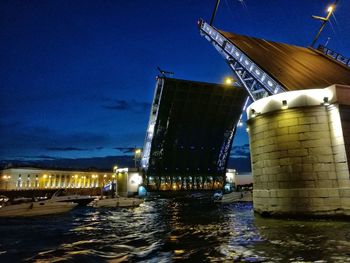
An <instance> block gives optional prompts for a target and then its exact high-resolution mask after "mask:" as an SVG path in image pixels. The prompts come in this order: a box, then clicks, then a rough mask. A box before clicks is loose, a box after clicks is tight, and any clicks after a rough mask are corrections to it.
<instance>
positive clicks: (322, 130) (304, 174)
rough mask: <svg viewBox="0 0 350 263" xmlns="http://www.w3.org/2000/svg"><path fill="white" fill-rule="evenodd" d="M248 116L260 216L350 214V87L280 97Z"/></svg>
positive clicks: (257, 104) (250, 110)
mask: <svg viewBox="0 0 350 263" xmlns="http://www.w3.org/2000/svg"><path fill="white" fill-rule="evenodd" d="M247 115H248V121H247V125H248V128H247V129H248V133H249V140H250V150H251V160H252V173H253V180H254V192H253V201H254V210H255V211H256V212H258V213H260V214H266V215H280V216H291V215H292V216H326V217H328V216H349V215H350V179H349V159H350V86H342V85H333V86H330V87H328V88H325V89H308V90H297V91H290V92H285V93H280V94H277V95H273V96H270V97H267V98H263V99H260V100H257V101H256V102H254V103H252V104H251V105H250V107H248V109H247Z"/></svg>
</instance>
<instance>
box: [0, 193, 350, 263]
mask: <svg viewBox="0 0 350 263" xmlns="http://www.w3.org/2000/svg"><path fill="white" fill-rule="evenodd" d="M20 261H26V262H157V263H158V262H318V263H321V262H350V222H347V221H327V220H308V221H306V220H305V221H300V220H299V221H296V220H278V219H266V218H261V217H259V216H257V215H254V213H253V207H252V203H249V202H247V203H235V204H229V205H215V204H198V203H196V202H179V201H175V200H171V199H159V200H155V201H149V202H145V203H143V204H142V205H141V206H140V207H137V208H131V209H94V208H91V207H81V208H77V209H75V210H73V211H71V212H70V213H68V214H65V215H59V216H50V217H39V218H32V219H1V220H0V262H2V263H3V262H20Z"/></svg>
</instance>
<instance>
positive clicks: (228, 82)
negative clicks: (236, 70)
mask: <svg viewBox="0 0 350 263" xmlns="http://www.w3.org/2000/svg"><path fill="white" fill-rule="evenodd" d="M232 83H233V79H232V78H225V84H226V85H231V84H232Z"/></svg>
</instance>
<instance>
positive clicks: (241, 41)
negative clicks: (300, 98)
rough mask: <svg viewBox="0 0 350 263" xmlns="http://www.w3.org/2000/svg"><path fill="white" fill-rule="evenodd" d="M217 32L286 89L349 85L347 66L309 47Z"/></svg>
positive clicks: (349, 78) (349, 77) (349, 73)
mask: <svg viewBox="0 0 350 263" xmlns="http://www.w3.org/2000/svg"><path fill="white" fill-rule="evenodd" d="M219 32H220V33H221V34H222V35H223V36H225V37H226V38H227V39H229V40H230V42H232V43H233V44H234V45H236V46H237V47H238V48H239V49H241V50H242V51H243V52H244V53H245V54H246V55H247V56H248V57H249V58H250V59H251V60H252V61H254V62H255V63H256V64H257V65H259V66H260V67H261V68H262V69H263V70H265V72H268V74H269V75H270V76H272V77H273V78H274V79H275V80H277V81H278V82H279V83H280V84H281V85H282V86H283V87H285V89H286V90H302V89H312V88H324V87H328V86H330V85H333V84H344V85H350V69H349V68H347V67H346V66H345V65H342V64H341V63H338V62H336V61H334V60H332V59H331V58H328V57H326V56H325V55H324V54H322V53H321V52H317V51H315V50H313V49H310V48H304V47H299V46H293V45H288V44H283V43H277V42H272V41H266V40H264V39H258V38H253V37H247V36H242V35H237V34H232V33H229V32H225V31H221V30H219Z"/></svg>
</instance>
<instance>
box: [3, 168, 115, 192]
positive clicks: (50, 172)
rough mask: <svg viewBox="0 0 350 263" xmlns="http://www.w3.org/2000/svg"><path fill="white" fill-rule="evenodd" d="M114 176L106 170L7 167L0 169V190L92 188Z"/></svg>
mask: <svg viewBox="0 0 350 263" xmlns="http://www.w3.org/2000/svg"><path fill="white" fill-rule="evenodd" d="M114 178H115V174H114V173H113V172H107V171H81V170H58V169H41V168H33V167H21V168H8V169H4V170H0V190H25V189H50V188H51V189H55V188H94V187H101V186H102V185H105V184H106V183H108V182H110V181H112V180H113V179H114Z"/></svg>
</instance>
